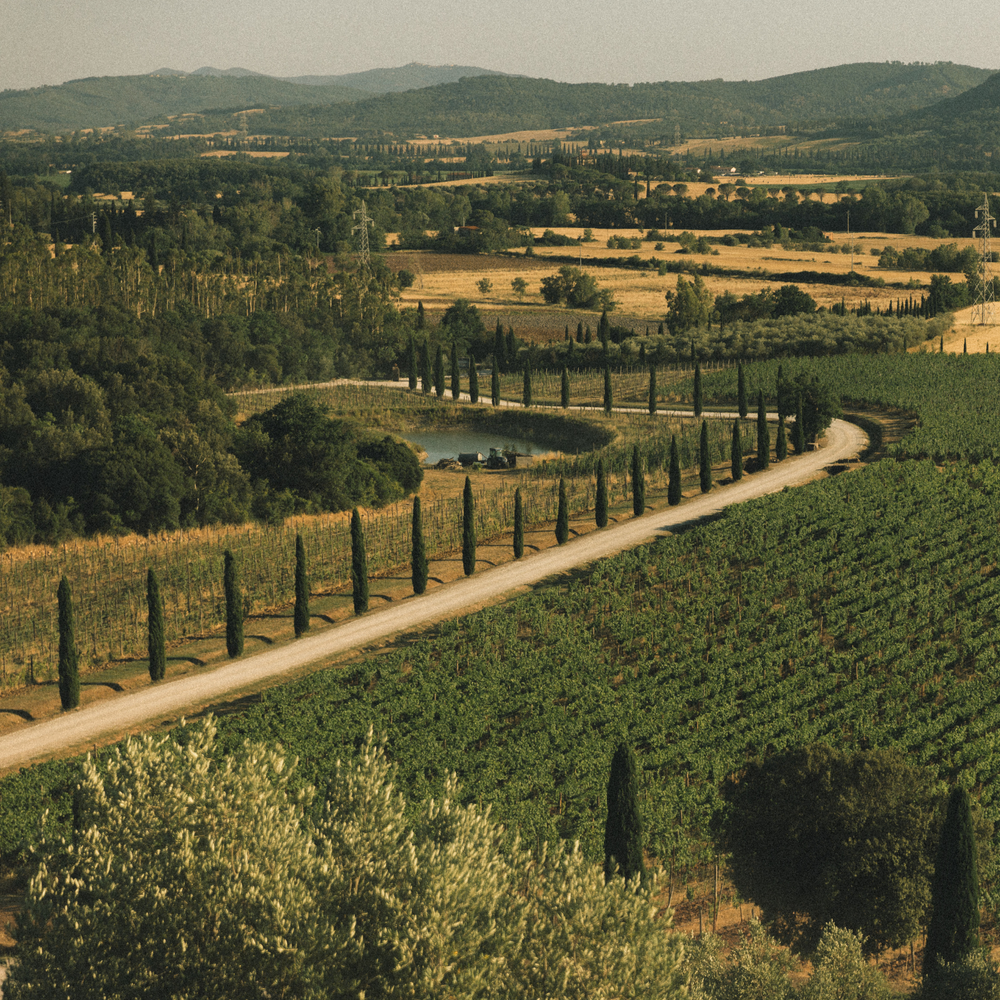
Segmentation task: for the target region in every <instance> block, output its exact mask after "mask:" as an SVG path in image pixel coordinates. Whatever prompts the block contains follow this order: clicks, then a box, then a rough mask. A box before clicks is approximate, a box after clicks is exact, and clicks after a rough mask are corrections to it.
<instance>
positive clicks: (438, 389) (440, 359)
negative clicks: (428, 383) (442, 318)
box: [434, 344, 445, 399]
mask: <svg viewBox="0 0 1000 1000" xmlns="http://www.w3.org/2000/svg"><path fill="white" fill-rule="evenodd" d="M444 389H445V385H444V348H443V347H442V346H441V345H440V344H438V346H437V350H436V351H435V353H434V394H435V395H436V396H437V398H438V399H444Z"/></svg>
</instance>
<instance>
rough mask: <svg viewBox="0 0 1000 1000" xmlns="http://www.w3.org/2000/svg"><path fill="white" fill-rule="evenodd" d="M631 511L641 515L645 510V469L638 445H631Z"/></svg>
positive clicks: (637, 515)
mask: <svg viewBox="0 0 1000 1000" xmlns="http://www.w3.org/2000/svg"><path fill="white" fill-rule="evenodd" d="M630 472H631V479H632V513H633V514H634V515H635V516H636V517H641V516H642V515H643V513H644V512H645V510H646V470H645V469H644V468H643V463H642V455H641V454H640V453H639V446H638V445H637V444H636V445H633V446H632V468H631V470H630Z"/></svg>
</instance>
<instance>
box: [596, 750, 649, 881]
mask: <svg viewBox="0 0 1000 1000" xmlns="http://www.w3.org/2000/svg"><path fill="white" fill-rule="evenodd" d="M643 850H644V844H643V832H642V817H641V816H640V815H639V802H638V788H637V780H636V768H635V755H634V754H633V753H632V748H631V747H630V746H629V745H628V744H627V743H619V744H618V747H617V748H616V749H615V753H614V756H613V757H612V758H611V769H610V771H609V774H608V794H607V816H606V818H605V821H604V877H605V879H606V880H608V881H610V880H611V879H612V878H614V876H615V875H616V874H617V875H621V876H622V878H624V879H625V880H626V881H631V880H633V879H636V880H639V881H643V880H645V878H646V861H645V858H644V856H643Z"/></svg>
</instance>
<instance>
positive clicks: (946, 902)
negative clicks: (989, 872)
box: [924, 785, 979, 978]
mask: <svg viewBox="0 0 1000 1000" xmlns="http://www.w3.org/2000/svg"><path fill="white" fill-rule="evenodd" d="M977 855H978V852H977V850H976V830H975V825H974V824H973V820H972V803H971V801H970V799H969V793H968V792H967V791H966V789H964V788H963V787H962V786H961V785H956V786H955V788H953V789H952V791H951V794H950V795H949V796H948V811H947V815H946V816H945V820H944V826H943V827H942V828H941V838H940V840H939V842H938V849H937V858H936V860H935V863H934V877H933V879H932V881H931V919H930V923H929V924H928V927H927V942H926V945H925V946H924V977H925V978H926V977H928V976H930V977H933V976H934V975H936V974H937V971H938V968H939V966H940V965H941V964H943V963H947V964H951V965H953V964H955V963H957V962H961V961H962V960H963V959H964V958H965V957H966V956H967V955H970V954H972V953H973V952H974V951H976V949H977V948H978V947H979V862H978V856H977Z"/></svg>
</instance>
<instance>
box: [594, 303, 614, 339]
mask: <svg viewBox="0 0 1000 1000" xmlns="http://www.w3.org/2000/svg"><path fill="white" fill-rule="evenodd" d="M610 335H611V324H610V323H609V322H608V311H607V309H602V310H601V321H600V323H598V324H597V336H598V337H599V338H600V340H601V343H602V344H603V345H604V346H605V347H607V346H608V337H609V336H610Z"/></svg>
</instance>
